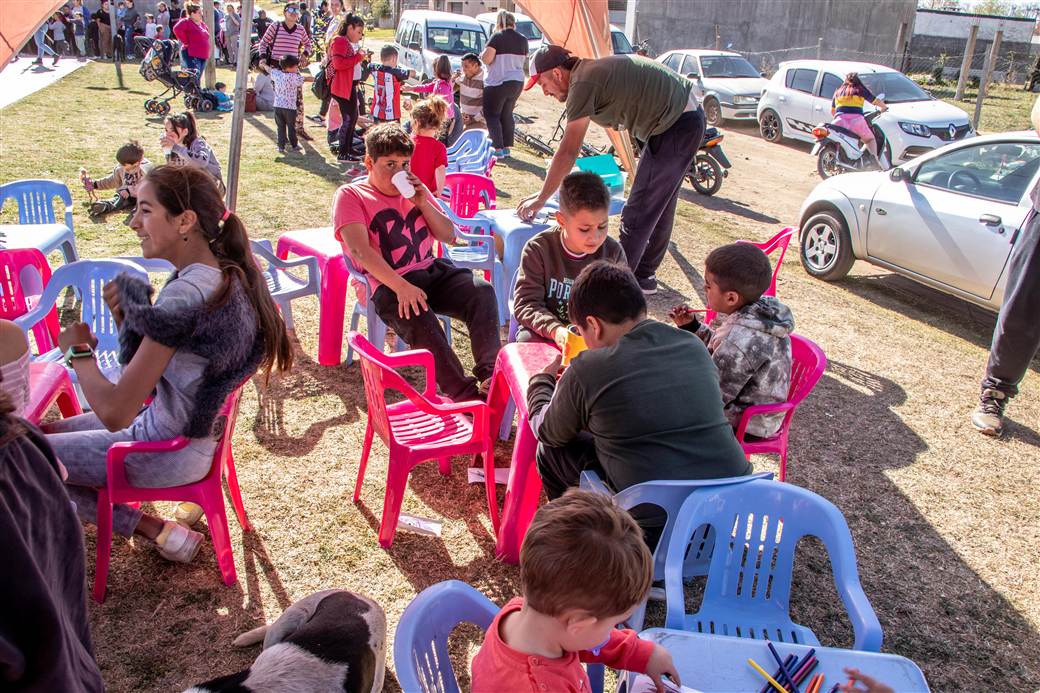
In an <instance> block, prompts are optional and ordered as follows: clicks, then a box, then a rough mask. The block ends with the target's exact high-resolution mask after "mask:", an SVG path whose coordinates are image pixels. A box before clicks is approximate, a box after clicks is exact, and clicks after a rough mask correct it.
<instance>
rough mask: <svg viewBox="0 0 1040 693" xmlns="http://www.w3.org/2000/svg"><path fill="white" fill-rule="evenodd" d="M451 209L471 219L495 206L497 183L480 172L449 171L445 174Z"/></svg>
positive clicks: (458, 214) (464, 217)
mask: <svg viewBox="0 0 1040 693" xmlns="http://www.w3.org/2000/svg"><path fill="white" fill-rule="evenodd" d="M444 185H445V187H447V188H448V191H449V196H448V201H449V203H450V204H451V211H452V212H454V213H455V214H456V215H457V216H460V217H462V218H463V219H470V218H472V217H473V215H475V214H476V213H477V212H479V211H480V210H481V204H482V203H483V208H484V209H494V208H495V183H494V181H492V180H491V179H490V178H488V177H487V176H482V175H480V174H479V173H449V174H447V175H445V176H444Z"/></svg>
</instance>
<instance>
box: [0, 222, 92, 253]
mask: <svg viewBox="0 0 1040 693" xmlns="http://www.w3.org/2000/svg"><path fill="white" fill-rule="evenodd" d="M0 248H36V249H37V250H39V251H40V252H41V253H43V254H44V255H45V256H46V255H50V254H51V253H52V252H53V251H55V250H61V253H62V255H64V256H65V262H66V263H69V262H75V261H76V260H78V259H79V254H78V253H77V252H76V236H75V235H73V233H72V231H71V230H69V227H68V226H66V225H65V224H60V223H56V224H0Z"/></svg>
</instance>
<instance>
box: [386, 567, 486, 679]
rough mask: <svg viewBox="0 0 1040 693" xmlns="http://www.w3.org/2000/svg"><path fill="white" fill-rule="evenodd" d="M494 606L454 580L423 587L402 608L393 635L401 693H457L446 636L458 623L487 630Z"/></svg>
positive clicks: (477, 593)
mask: <svg viewBox="0 0 1040 693" xmlns="http://www.w3.org/2000/svg"><path fill="white" fill-rule="evenodd" d="M497 613H498V607H497V606H495V604H494V602H492V601H491V600H490V599H488V598H487V597H485V596H484V595H483V594H481V593H480V592H478V591H477V590H475V589H473V588H472V587H470V586H469V585H467V584H466V583H464V582H460V581H458V580H446V581H445V582H439V583H437V584H436V585H432V586H430V587H427V588H426V589H425V590H423V591H422V592H420V593H419V594H418V595H417V596H416V597H415V599H413V600H412V602H411V603H410V604H409V605H408V606H407V607H406V608H405V610H404V613H403V614H401V620H400V621H399V622H398V624H397V631H396V633H395V635H394V667H395V669H396V673H397V681H398V683H399V684H400V685H401V690H403V691H405V693H458V692H459V682H458V680H457V679H456V678H455V670H454V669H453V668H452V666H451V658H450V657H449V655H448V638H449V637H450V636H451V633H452V631H453V630H455V628H456V627H457V626H458V625H459V624H461V623H472V624H473V625H475V626H477V627H478V628H480V629H481V630H485V631H486V630H487V629H488V628H489V627H490V626H491V622H492V621H493V620H494V619H495V615H496V614H497Z"/></svg>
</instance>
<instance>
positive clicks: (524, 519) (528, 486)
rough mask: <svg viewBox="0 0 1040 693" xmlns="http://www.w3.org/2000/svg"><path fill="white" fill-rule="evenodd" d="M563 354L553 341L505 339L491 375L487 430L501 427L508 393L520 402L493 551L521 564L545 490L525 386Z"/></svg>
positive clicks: (493, 514)
mask: <svg viewBox="0 0 1040 693" xmlns="http://www.w3.org/2000/svg"><path fill="white" fill-rule="evenodd" d="M559 355H560V351H559V350H558V349H557V348H556V347H555V346H554V345H552V344H542V343H532V342H525V343H519V342H514V343H512V344H507V345H505V346H504V347H502V350H501V351H499V352H498V358H497V359H496V361H495V372H494V373H493V374H492V376H491V389H490V390H489V391H488V399H487V401H488V406H489V407H490V408H491V420H490V422H489V426H490V428H489V430H492V431H497V430H498V428H499V426H500V425H501V422H502V417H503V415H504V413H505V410H506V405H507V404H508V403H509V400H510V398H512V399H513V401H514V402H516V412H517V424H516V442H515V443H514V445H513V460H512V464H511V466H510V468H509V481H508V482H507V485H506V498H505V502H504V503H503V504H502V515H501V518H500V519H499V521H498V524H497V526H496V527H495V532H496V535H497V539H496V542H495V556H496V557H497V558H498V559H499V560H502V561H505V562H506V563H519V561H520V544H522V543H523V541H524V535H525V534H526V533H527V527H528V526H529V525H530V524H531V518H532V517H533V516H534V512H535V510H537V509H538V499H539V497H540V496H541V493H542V480H541V478H539V476H538V469H537V468H536V467H535V460H534V454H535V450H536V449H537V447H538V441H537V439H536V438H535V437H534V432H533V431H531V427H530V426H529V425H528V423H527V385H528V383H530V381H531V376H532V375H534V374H535V373H538V372H539V371H541V370H542V369H543V368H545V367H546V366H547V365H549V364H550V363H552V360H553V359H555V358H556V357H557V356H559ZM496 510H497V508H488V511H489V512H490V514H491V517H492V518H495V517H496V516H497V515H498V513H497V512H496Z"/></svg>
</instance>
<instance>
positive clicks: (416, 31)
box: [408, 24, 422, 49]
mask: <svg viewBox="0 0 1040 693" xmlns="http://www.w3.org/2000/svg"><path fill="white" fill-rule="evenodd" d="M413 43H417V44H419V48H420V49H421V48H422V27H421V26H419V25H418V24H416V25H415V26H413V27H412V35H411V36H410V37H409V38H408V44H409V45H411V44H413Z"/></svg>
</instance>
